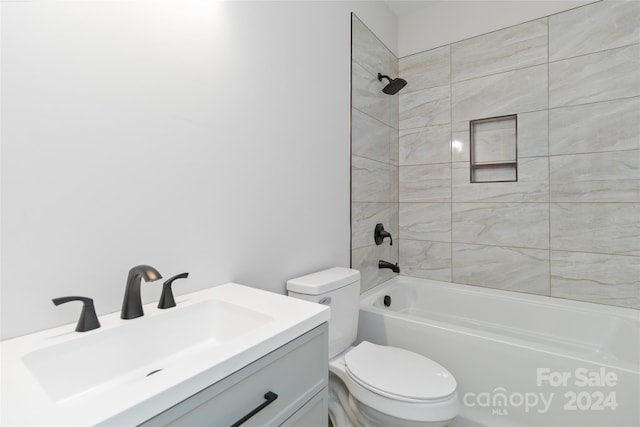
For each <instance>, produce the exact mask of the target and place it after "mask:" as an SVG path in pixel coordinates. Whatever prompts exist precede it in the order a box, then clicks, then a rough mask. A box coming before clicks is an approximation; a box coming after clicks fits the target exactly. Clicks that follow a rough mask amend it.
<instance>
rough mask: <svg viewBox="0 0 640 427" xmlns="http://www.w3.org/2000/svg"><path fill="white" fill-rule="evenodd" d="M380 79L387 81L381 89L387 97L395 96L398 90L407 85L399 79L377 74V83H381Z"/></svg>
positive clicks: (403, 80)
mask: <svg viewBox="0 0 640 427" xmlns="http://www.w3.org/2000/svg"><path fill="white" fill-rule="evenodd" d="M382 79H387V80H389V84H387V85H386V86H385V87H383V88H382V91H383V92H384V93H386V94H387V95H395V94H396V93H398V92H400V89H402V88H403V87H405V86H406V85H407V81H406V80H405V79H401V78H400V77H398V78H397V79H391V78H390V77H389V76H383V75H382V74H380V73H378V81H382Z"/></svg>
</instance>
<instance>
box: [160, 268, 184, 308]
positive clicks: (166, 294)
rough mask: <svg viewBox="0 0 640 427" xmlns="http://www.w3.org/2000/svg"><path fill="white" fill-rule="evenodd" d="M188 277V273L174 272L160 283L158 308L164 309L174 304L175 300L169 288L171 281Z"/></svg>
mask: <svg viewBox="0 0 640 427" xmlns="http://www.w3.org/2000/svg"><path fill="white" fill-rule="evenodd" d="M187 277H189V273H180V274H176V275H175V276H173V277H170V278H169V279H168V280H167V281H166V282H164V283H163V284H162V294H161V295H160V301H158V308H160V309H163V310H164V309H166V308H171V307H175V306H176V300H175V299H174V298H173V291H172V290H171V285H172V284H173V281H174V280H176V279H186V278H187Z"/></svg>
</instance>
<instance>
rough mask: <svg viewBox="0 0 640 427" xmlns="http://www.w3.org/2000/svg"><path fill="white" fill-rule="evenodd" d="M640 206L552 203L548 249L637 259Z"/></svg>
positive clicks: (639, 246)
mask: <svg viewBox="0 0 640 427" xmlns="http://www.w3.org/2000/svg"><path fill="white" fill-rule="evenodd" d="M638 218H640V203H552V204H551V248H552V249H558V250H566V251H577V252H596V253H605V254H619V255H635V256H640V221H638Z"/></svg>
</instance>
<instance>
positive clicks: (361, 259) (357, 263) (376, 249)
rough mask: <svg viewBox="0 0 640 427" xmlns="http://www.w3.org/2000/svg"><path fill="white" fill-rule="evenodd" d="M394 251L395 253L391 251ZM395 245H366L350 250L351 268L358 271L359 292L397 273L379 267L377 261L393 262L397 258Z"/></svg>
mask: <svg viewBox="0 0 640 427" xmlns="http://www.w3.org/2000/svg"><path fill="white" fill-rule="evenodd" d="M393 251H395V254H394V253H393ZM397 252H398V249H397V246H395V245H394V247H390V246H389V245H380V246H375V245H374V246H367V247H365V248H359V249H353V250H352V251H351V268H354V269H356V270H359V271H360V292H361V293H362V292H365V291H368V290H369V289H371V288H373V287H374V286H376V285H379V284H380V283H382V282H385V281H387V280H389V279H391V278H392V277H394V276H396V275H397V274H396V273H394V272H393V271H391V270H389V269H386V268H385V269H379V268H378V261H379V260H381V259H382V260H385V261H389V262H391V263H395V262H397V260H398V255H397Z"/></svg>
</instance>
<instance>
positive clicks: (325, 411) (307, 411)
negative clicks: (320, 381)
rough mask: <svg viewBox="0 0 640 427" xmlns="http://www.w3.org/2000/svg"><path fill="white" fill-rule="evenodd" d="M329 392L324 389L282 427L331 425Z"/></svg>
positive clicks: (323, 426) (322, 426)
mask: <svg viewBox="0 0 640 427" xmlns="http://www.w3.org/2000/svg"><path fill="white" fill-rule="evenodd" d="M328 420H329V392H328V390H327V388H326V387H325V388H323V389H322V391H320V393H318V394H316V395H315V396H314V397H313V399H311V400H310V401H308V402H307V403H306V405H304V406H303V407H302V408H300V409H298V411H297V412H296V413H295V414H293V415H292V416H291V417H289V419H288V420H287V421H285V422H284V423H282V424H281V425H280V427H325V426H327V425H329V421H328Z"/></svg>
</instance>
